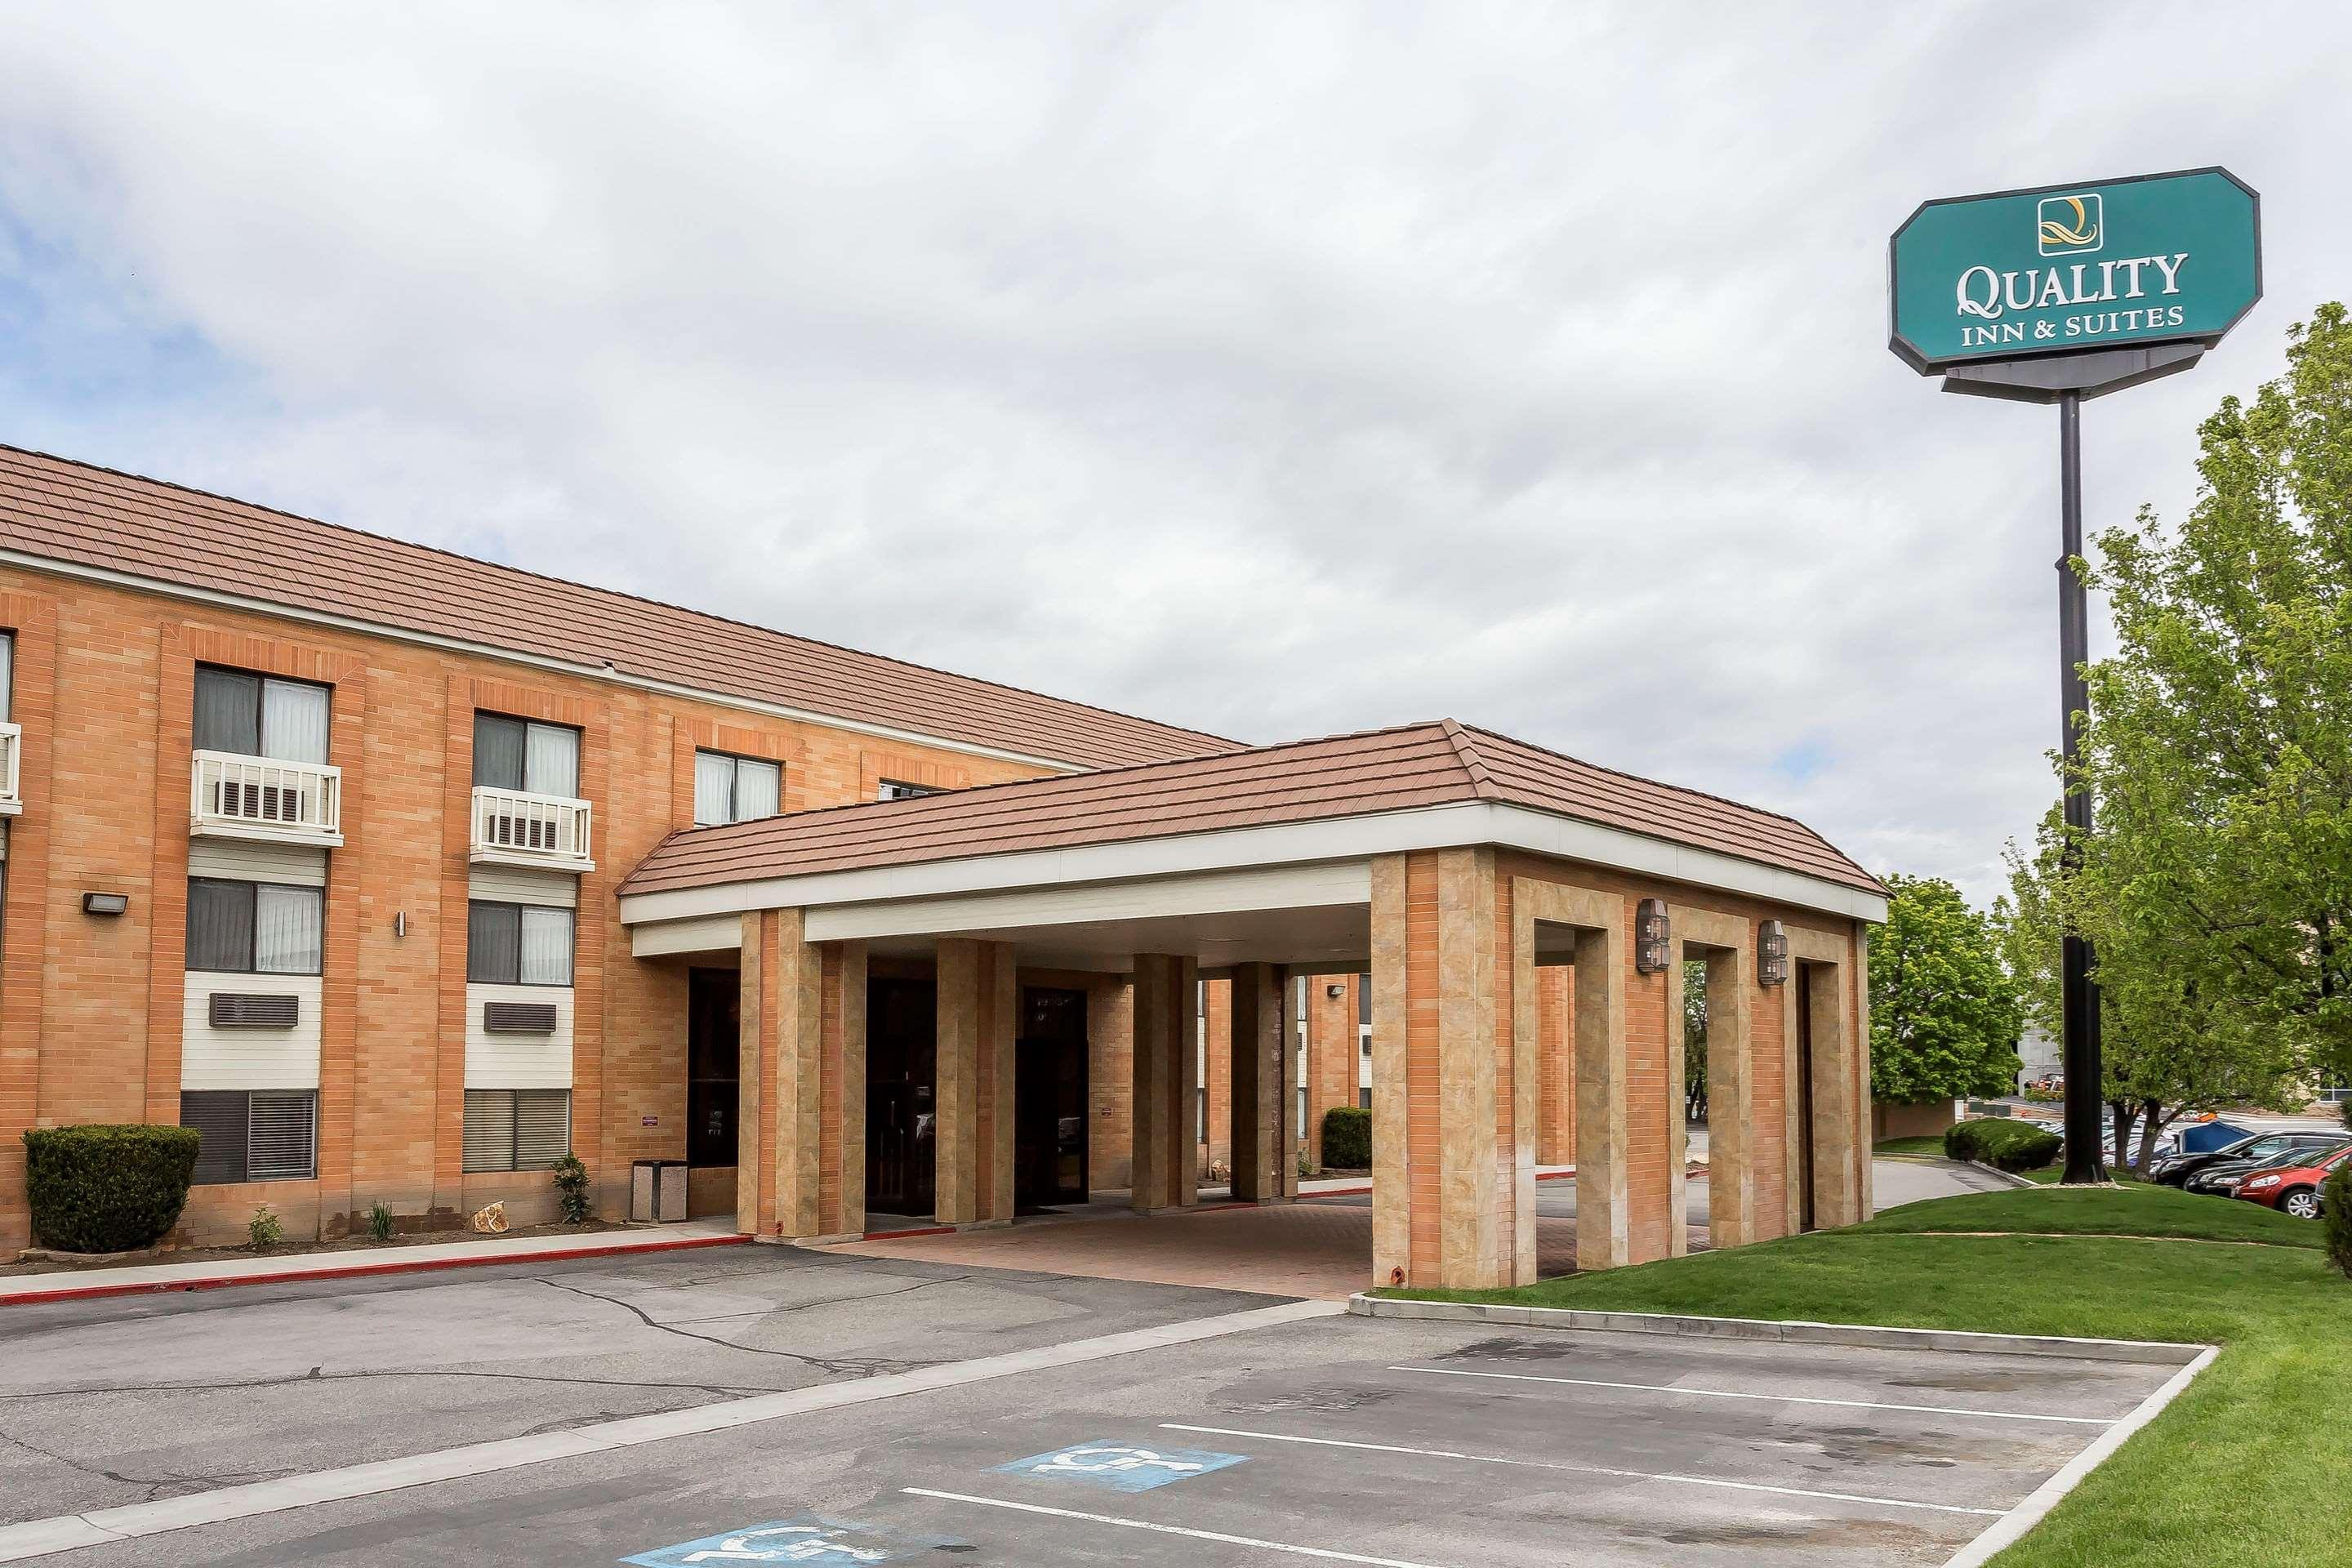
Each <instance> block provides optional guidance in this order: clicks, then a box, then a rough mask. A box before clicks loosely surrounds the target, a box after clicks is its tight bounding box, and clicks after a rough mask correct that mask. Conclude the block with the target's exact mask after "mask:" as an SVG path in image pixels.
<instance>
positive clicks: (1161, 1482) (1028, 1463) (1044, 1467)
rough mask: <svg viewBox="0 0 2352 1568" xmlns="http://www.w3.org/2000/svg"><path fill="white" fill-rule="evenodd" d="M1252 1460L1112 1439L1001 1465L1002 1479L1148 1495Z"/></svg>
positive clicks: (1193, 1449)
mask: <svg viewBox="0 0 2352 1568" xmlns="http://www.w3.org/2000/svg"><path fill="white" fill-rule="evenodd" d="M1247 1457H1248V1456H1246V1455H1244V1454H1213V1453H1211V1452H1210V1451H1209V1450H1207V1449H1205V1448H1150V1447H1144V1446H1143V1445H1142V1444H1140V1443H1120V1442H1117V1441H1114V1440H1113V1439H1111V1438H1108V1437H1104V1438H1097V1439H1096V1440H1094V1441H1092V1442H1086V1443H1073V1444H1071V1445H1070V1446H1069V1447H1066V1448H1056V1449H1055V1450H1054V1451H1053V1452H1052V1453H1050V1454H1032V1455H1031V1456H1030V1457H1029V1458H1025V1459H1015V1460H1013V1462H1012V1463H1011V1464H1009V1465H999V1466H997V1467H996V1473H997V1474H998V1475H1002V1476H1038V1477H1043V1478H1045V1479H1053V1480H1074V1481H1089V1482H1092V1483H1093V1484H1094V1485H1096V1486H1098V1487H1108V1488H1109V1489H1111V1490H1113V1491H1120V1492H1143V1491H1150V1489H1152V1488H1154V1487H1164V1486H1166V1485H1167V1484H1168V1483H1169V1482H1171V1481H1186V1480H1191V1479H1192V1478H1193V1477H1194V1476H1204V1475H1207V1474H1208V1473H1209V1472H1210V1471H1211V1470H1222V1469H1223V1468H1225V1467H1226V1466H1228V1465H1238V1464H1240V1463H1241V1462H1242V1461H1243V1460H1244V1458H1247Z"/></svg>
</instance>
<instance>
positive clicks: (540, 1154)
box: [465, 1089, 572, 1171]
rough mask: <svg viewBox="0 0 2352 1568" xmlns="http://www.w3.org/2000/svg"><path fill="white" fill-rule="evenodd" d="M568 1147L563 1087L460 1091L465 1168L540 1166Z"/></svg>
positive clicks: (568, 1109)
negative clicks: (463, 1093) (463, 1100)
mask: <svg viewBox="0 0 2352 1568" xmlns="http://www.w3.org/2000/svg"><path fill="white" fill-rule="evenodd" d="M570 1152H572V1091H571V1090H570V1089H467V1091H466V1137H465V1166H466V1169H467V1170H468V1171H544V1170H546V1169H547V1168H548V1167H549V1166H551V1165H552V1164H554V1163H556V1162H557V1161H558V1160H561V1159H562V1158H563V1156H565V1155H566V1154H569V1153H570Z"/></svg>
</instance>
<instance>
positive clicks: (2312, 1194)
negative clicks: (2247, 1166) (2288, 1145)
mask: <svg viewBox="0 0 2352 1568" xmlns="http://www.w3.org/2000/svg"><path fill="white" fill-rule="evenodd" d="M2347 1158H2352V1143H2347V1144H2346V1145H2345V1146H2344V1147H2343V1148H2341V1149H2336V1150H2332V1151H2330V1152H2327V1153H2325V1154H2313V1155H2310V1156H2308V1157H2307V1158H2305V1161H2304V1163H2302V1164H2299V1165H2273V1166H2271V1167H2270V1168H2269V1169H2268V1170H2265V1171H2256V1172H2254V1173H2252V1175H2250V1176H2248V1177H2247V1178H2246V1179H2245V1180H2244V1181H2242V1182H2240V1183H2239V1184H2238V1192H2237V1195H2238V1196H2239V1197H2242V1198H2250V1199H2252V1201H2253V1202H2255V1203H2258V1204H2266V1205H2269V1206H2270V1207H2272V1208H2274V1209H2277V1210H2278V1211H2279V1212H2280V1213H2282V1214H2291V1215H2294V1217H2295V1218H2297V1219H2317V1218H2318V1217H2319V1188H2320V1185H2321V1184H2322V1183H2324V1182H2326V1180H2327V1178H2328V1175H2329V1174H2330V1173H2332V1172H2334V1170H2335V1169H2336V1166H2338V1165H2340V1164H2342V1163H2344V1162H2345V1161H2346V1160H2347Z"/></svg>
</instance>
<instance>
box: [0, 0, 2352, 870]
mask: <svg viewBox="0 0 2352 1568" xmlns="http://www.w3.org/2000/svg"><path fill="white" fill-rule="evenodd" d="M1766 13H1769V16H1768V15H1765V14H1766ZM1808 18H1810V19H1808ZM2347 50H2352V20H2347V16H2346V15H2345V14H2344V13H2343V12H2342V11H2341V10H2340V9H2339V8H2337V7H2334V6H2313V7H2311V8H2309V9H2308V10H2307V11H2304V12H2300V13H2298V12H2297V11H2296V10H2295V9H2294V8H2293V7H2289V6H2285V5H2263V6H2259V7H2250V8H2248V10H2247V11H2245V12H2243V13H2241V14H2240V19H2239V20H2238V21H2237V22H2235V23H2233V24H2231V25H2230V26H2217V25H2216V23H2215V20H2214V13H2213V11H2212V10H2211V9H2210V7H2209V6H2206V5H2160V4H2144V5H2136V6H2134V7H2131V8H2130V9H2129V10H2128V11H2127V12H2125V11H2118V10H2115V9H2111V8H2107V7H2097V6H2067V7H2056V6H2034V5H2022V4H2013V5H1900V6H1892V5H1881V4H1869V5H1844V6H1833V5H1811V6H1807V7H1799V6H1795V5H1779V6H1755V5H1627V6H1623V7H1619V8H1612V7H1605V6H1601V5H1585V6H1563V5H1538V6H1524V7H1522V6H1507V5H1465V4H1461V3H1454V4H1447V5H1436V6H1431V7H1427V8H1421V7H1414V6H1405V5H1366V4H1354V5H1285V4H1265V3H1262V0H1260V3H1252V4H1244V5H1184V6H1181V7H1168V8H1159V7H1153V6H1149V5H1102V6H1087V5H1075V6H1050V5H1042V4H1027V3H1023V4H1013V3H1010V0H1005V3H1000V4H991V5H963V6H955V7H938V8H933V7H923V6H912V5H905V6H899V5H848V4H842V5H801V6H792V7H783V6H776V5H751V4H742V5H687V4H680V3H677V0H664V3H663V4H661V5H657V6H656V5H641V6H622V5H601V6H600V5H578V4H574V5H521V4H512V3H507V4H501V5H496V6H483V5H442V6H436V5H403V6H399V7H389V6H387V7H380V8H377V9H376V11H375V13H374V16H373V18H371V17H369V16H365V15H363V14H362V12H361V11H360V10H359V9H358V8H353V7H325V6H316V5H280V6H270V5H204V6H189V5H176V4H155V5H106V4H94V3H92V0H74V3H73V4H70V5H46V6H45V5H27V6H16V7H11V10H10V15H9V20H8V24H7V29H6V33H5V41H0V440H5V441H7V442H10V443H14V444H16V445H21V446H29V447H40V448H44V449H47V450H51V451H56V452H60V453H64V454H66V455H68V456H71V457H76V458H88V459H91V460H94V461H97V462H100V463H105V464H108V465H111V466H114V467H119V468H130V469H133V470H136V471H140V472H144V473H150V474H154V475H158V476H162V477H164V478H169V479H178V480H181V481H184V482H187V483H191V484H194V485H197V486H200V487H203V488H205V489H216V490H222V491H226V492H227V493H230V494H233V495H237V496H242V497H246V498H249V499H252V500H261V501H266V502H268V503H271V504H275V505H278V506H283V507H287V508H289V509H292V510H299V511H304V512H308V513H311V514H314V515H317V516H321V517H326V518H330V519H333V520H336V521H345V522H350V523H354V524H358V525H361V526H363V527H367V528H372V529H375V530H379V531H384V532H387V533H392V534H396V535H399V536H402V537H404V538H410V539H416V540H422V541H426V542H432V543H436V544H441V545H446V546H449V547H452V548H456V549H458V550H463V551H467V552H473V553H477V554H481V555H485V556H488V557H491V558H494V559H498V560H502V561H509V562H513V563H517V564H520V565H526V566H530V567H533V568H536V569H538V570H541V571H545V572H551V573H555V574H562V575H566V576H572V577H578V578H582V579H585V580H587V581H591V582H595V583H600V584H610V585H613V586H616V587H621V588H626V589H629V590H632V591H635V592H637V593H642V594H646V595H654V596H656V597H660V598H665V599H671V600H676V601H679V602H682V603H686V604H690V605H698V606H702V607H707V608H709V609H714V610H719V611H722V612H725V613H727V614H730V615H734V616H743V617H747V618H750V619H753V620H758V621H761V622H765V623H767V624H770V625H773V626H781V627H784V628H786V629H789V630H793V631H797V632H802V633H805V634H808V635H812V636H815V637H824V638H828V639H832V640H836V641H841V642H846V643H850V644H853V645H856V646H858V647H867V648H872V649H875V650H877V651H880V652H885V653H890V654H895V655H898V656H902V657H906V658H915V659H919V660H922V661H925V662H929V663H935V664H940V665H946V666H950V667H952V668H958V669H962V670H968V671H971V672H972V673H975V674H981V675H985V676H989V677H992V678H995V679H1003V680H1008V681H1012V682H1015V683H1017V684H1021V685H1024V686H1034V687H1037V688H1041V689H1046V690H1050V691H1054V692H1056V693H1060V694H1064V695H1067V696H1072V697H1078V698H1084V699H1087V700H1094V701H1098V702H1103V703H1107V704H1110V705H1112V706H1116V707H1119V708H1125V709H1130V710H1139V711H1143V712H1148V713H1150V714H1153V715H1156V716H1160V717H1164V718H1167V719H1170V720H1173V721H1181V722H1182V723H1186V724H1191V725H1197V726H1201V727H1203V728H1207V729H1211V730H1214V731H1219V732H1222V733H1225V734H1230V735H1234V736H1237V737H1241V738H1244V739H1248V740H1253V741H1271V740H1279V739H1286V738H1290V737H1294V736H1298V735H1302V734H1311V733H1325V732H1330V731H1342V730H1349V729H1356V728H1362V727H1367V726H1371V725H1377V724H1383V723H1391V722H1397V721H1405V720H1412V719H1420V718H1429V717H1434V716H1437V715H1441V714H1450V715H1454V716H1455V717H1458V718H1462V719H1465V720H1469V721H1479V722H1484V723H1487V724H1491V725H1494V726H1496V727H1498V728H1501V729H1503V730H1506V731H1510V732H1512V733H1514V734H1517V735H1521V736H1524V737H1526V738H1528V739H1530V740H1534V741H1537V742H1542V743H1545V744H1548V745H1552V746H1556V747H1558V748H1560V749H1562V750H1565V751H1568V752H1573V753H1575V754H1577V755H1580V756H1583V757H1587V758H1590V759H1591V760H1593V761H1596V762H1601V763H1608V764H1610V765H1612V766H1616V767H1622V768H1626V769H1629V770H1633V771H1635V772H1639V773H1649V774H1653V775H1654V776H1657V777H1661V778H1665V779H1669V780H1673V781H1675V782H1677V783H1684V784H1694V785H1697V786H1700V787H1703V788H1706V789H1710V790H1715V791H1718V792H1721V793H1724V794H1727V795H1737V796H1739V797H1741V798H1743V799H1747V800H1751V801H1754V802H1757V803H1759V804H1760V805H1769V806H1771V807H1774V808H1777V809H1780V810H1785V811H1789V812H1791V813H1794V814H1795V815H1797V816H1801V817H1802V818H1804V819H1805V820H1806V821H1808V822H1810V823H1811V824H1812V825H1813V826H1816V827H1818V828H1820V829H1821V830H1822V831H1823V832H1825V833H1827V834H1828V835H1829V836H1830V837H1832V839H1834V840H1836V841H1837V842H1838V843H1840V844H1841V845H1842V846H1843V847H1846V848H1847V849H1848V850H1850V851H1851V852H1853V853H1854V854H1855V855H1856V856H1858V857H1859V858H1862V859H1863V860H1864V862H1865V863H1866V864H1868V865H1869V866H1871V867H1872V868H1874V869H1881V870H1886V869H1898V870H1911V871H1922V872H1936V873H1941V874H1944V875H1948V876H1950V877H1953V878H1955V879H1958V880H1959V881H1960V882H1961V883H1962V884H1963V885H1964V886H1965V887H1967V888H1968V889H1969V890H1970V891H1971V892H1972V893H1974V894H1976V895H1978V896H1979V897H1986V896H1990V893H1991V892H1992V891H1994V890H1995V889H1996V888H1997V886H1998V884H1999V863H1998V862H1999V853H2000V844H2001V842H2002V840H2003V839H2004V838H2006V837H2011V836H2012V835H2020V834H2023V833H2025V832H2027V831H2028V830H2029V829H2030V827H2031V825H2032V821H2033V819H2034V817H2035V816H2036V815H2037V814H2038V812H2039V811H2040V809H2041V807H2042V805H2044V804H2045V803H2046V802H2047V800H2048V798H2049V797H2050V794H2051V787H2052V786H2051V784H2050V777H2049V773H2048V770H2047V763H2046V762H2045V761H2044V752H2045V751H2046V750H2047V748H2048V747H2049V746H2050V745H2051V744H2052V743H2053V735H2054V731H2055V727H2056V723H2057V695H2056V675H2055V669H2054V658H2055V635H2056V634H2055V621H2054V607H2053V606H2054V594H2055V588H2054V577H2053V573H2052V571H2051V562H2052V560H2053V555H2054V553H2055V548H2056V545H2055V532H2056V526H2057V524H2056V479H2055V460H2056V429H2055V419H2056V416H2055V415H2054V413H2053V412H2051V411H2049V410H2045V409H2038V408H2030V407H2023V406H2019V405H2008V404H2000V403H1988V402H1982V401H1979V400H1975V399H1967V398H1958V397H1952V396H1948V395H1943V394H1941V393H1940V392H1938V391H1937V388H1936V385H1935V384H1934V383H1932V382H1927V381H1923V380H1921V379H1920V378H1918V377H1917V376H1916V375H1915V374H1912V373H1911V372H1910V371H1909V370H1907V369H1906V368H1905V367H1904V366H1903V365H1902V364H1901V363H1899V362H1898V361H1896V360H1895V358H1894V356H1893V355H1891V354H1890V353H1887V351H1886V349H1885V298H1884V282H1883V279H1884V266H1885V238H1886V236H1887V234H1888V232H1889V231H1890V230H1892V229H1893V228H1894V227H1895V225H1896V224H1898V223H1899V222H1900V221H1901V220H1902V219H1903V217H1904V216H1906V214H1907V213H1908V212H1909V211H1910V209H1911V208H1912V206H1913V205H1916V203H1917V202H1918V201H1919V200H1920V199H1922V198H1924V197H1927V196H1933V195H1953V194H1959V193H1966V192H1971V191H1979V190H1987V189H1993V188H1998V187H2004V186H2019V185H2029V184H2045V183H2053V182H2064V181H2074V180H2088V179H2095V178H2101V177H2105V176H2111V175H2116V174H2129V173H2137V172H2142V171H2147V170H2159V169H2171V168H2180V167H2187V166H2192V165H2201V164H2207V163H2225V164H2227V165H2229V166H2230V167H2231V168H2232V169H2233V170H2235V171H2236V172H2237V173H2238V174H2240V175H2241V176H2242V178H2244V179H2245V180H2247V181H2248V182H2249V183H2250V184H2252V185H2254V186H2255V187H2257V188H2258V189H2260V190H2261V191H2262V192H2263V200H2264V218H2265V223H2266V233H2265V237H2264V243H2265V252H2266V262H2267V268H2268V277H2267V286H2268V297H2267V299H2266V300H2265V301H2264V302H2263V305H2262V306H2261V307H2260V308H2259V309H2258V310H2256V311H2255V313H2254V314H2253V315H2252V317H2251V318H2250V319H2249V320H2248V321H2246V322H2245V323H2244V324H2243V325H2242V326H2241V327H2240V328H2239V330H2238V333H2237V335H2236V336H2235V337H2233V338H2232V339H2231V342H2228V343H2227V344H2225V345H2224V346H2223V347H2222V348H2221V350H2220V351H2219V352H2217V353H2213V354H2210V355H2209V356H2208V357H2207V359H2206V361H2205V363H2204V364H2203V365H2202V366H2200V368H2199V370H2198V371H2197V372H2195V373H2194V374H2190V375H2188V376H2183V377H2179V378H2176V379H2175V380H2172V381H2170V382H2167V383H2163V384H2158V385H2155V386H2151V387H2147V388H2144V389H2141V390H2138V391H2136V392H2133V393H2131V394H2128V395H2125V396H2120V397H2117V398H2115V399H2112V400H2110V401H2105V402H2101V403H2097V404H2094V405H2091V407H2090V408H2089V409H2088V411H2087V412H2086V414H2085V417H2084V426H2085V447H2086V476H2087V493H2088V506H2089V510H2090V515H2091V519H2092V521H2093V524H2094V526H2098V525H2104V524H2109V523H2115V522H2119V521H2125V520H2126V519H2128V518H2129V516H2130V515H2131V513H2132V511H2133V510H2135V509H2136V508H2137V506H2138V505H2139V504H2140V503H2141V502H2143V501H2153V502H2154V503H2156V504H2157V505H2158V507H2159V508H2160V509H2162V510H2166V511H2168V512H2176V513H2177V512H2178V511H2179V509H2180V508H2181V507H2182V506H2183V505H2184V504H2185V502H2186V501H2187V500H2188V499H2189V495H2190V493H2191V485H2192V483H2193V474H2192V472H2191V470H2190V467H2189V462H2190V458H2191V457H2192V455H2193V446H2192V434H2193V430H2194V426H2195V424H2196V421H2197V420H2198V418H2199V417H2200V416H2202V414H2204V413H2205V412H2207V411H2208V410H2210V407H2211V405H2213V404H2214V403H2215V402H2216V401H2217V400H2218V399H2219V398H2220V397H2221V395H2224V394H2225V393H2228V392H2232V391H2238V392H2242V391H2246V390H2248V389H2251V388H2252V386H2253V385H2254V384H2256V383H2258V382H2259V381H2260V380H2262V379H2263V378H2264V377H2265V376H2268V375H2270V374H2274V372H2275V369H2276V367H2277V365H2278V363H2279V353H2280V345H2281V342H2282V339H2283V334H2284V330H2285V328H2286V326H2287V324H2288V322H2290V321H2294V320H2296V319H2298V318H2299V317H2301V316H2302V315H2303V314H2305V312H2307V310H2309V308H2310V307H2311V306H2312V304H2314V303H2315V302H2316V301H2318V300H2324V299H2329V298H2342V297H2344V296H2345V295H2346V294H2347V292H2352V210H2348V209H2347V203H2346V201H2345V196H2344V192H2345V182H2344V172H2343V163H2342V158H2343V153H2344V149H2345V148H2346V146H2347V145H2352V94H2347V90H2346V89H2345V83H2344V77H2343V71H2344V67H2343V64H2342V62H2343V61H2344V59H2345V58H2347Z"/></svg>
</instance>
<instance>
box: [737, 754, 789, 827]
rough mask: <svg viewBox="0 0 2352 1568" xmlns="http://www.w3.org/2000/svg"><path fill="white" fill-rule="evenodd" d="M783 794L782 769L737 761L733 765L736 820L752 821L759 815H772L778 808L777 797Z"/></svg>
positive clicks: (780, 767)
mask: <svg viewBox="0 0 2352 1568" xmlns="http://www.w3.org/2000/svg"><path fill="white" fill-rule="evenodd" d="M783 791H784V770H783V767H782V764H780V763H754V762H751V761H748V760H747V761H743V762H739V763H736V764H735V820H736V821H738V822H751V821H753V820H755V819H756V818H759V817H762V816H775V815H776V813H777V811H778V810H779V809H780V797H781V796H782V795H783Z"/></svg>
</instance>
